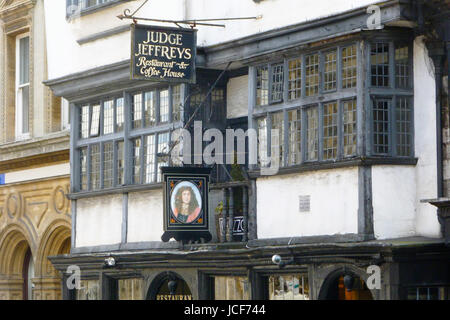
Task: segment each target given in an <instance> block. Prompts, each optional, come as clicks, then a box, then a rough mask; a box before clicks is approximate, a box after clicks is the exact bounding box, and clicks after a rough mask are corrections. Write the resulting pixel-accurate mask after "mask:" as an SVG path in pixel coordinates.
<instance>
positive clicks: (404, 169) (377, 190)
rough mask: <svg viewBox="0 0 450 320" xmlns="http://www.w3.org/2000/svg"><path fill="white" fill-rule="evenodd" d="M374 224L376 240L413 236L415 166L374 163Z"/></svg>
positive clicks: (415, 197) (415, 198)
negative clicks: (378, 164) (375, 164)
mask: <svg viewBox="0 0 450 320" xmlns="http://www.w3.org/2000/svg"><path fill="white" fill-rule="evenodd" d="M372 194H373V204H372V206H373V224H374V233H375V238H376V239H393V238H402V237H410V236H414V235H416V204H417V203H416V200H417V196H416V169H415V168H414V167H413V166H384V165H383V166H373V167H372Z"/></svg>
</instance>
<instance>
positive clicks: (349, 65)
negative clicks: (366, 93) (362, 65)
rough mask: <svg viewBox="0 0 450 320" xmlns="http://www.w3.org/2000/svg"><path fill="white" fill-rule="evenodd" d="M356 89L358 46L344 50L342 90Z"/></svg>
mask: <svg viewBox="0 0 450 320" xmlns="http://www.w3.org/2000/svg"><path fill="white" fill-rule="evenodd" d="M354 87H356V45H355V44H354V45H352V46H349V47H346V48H343V49H342V88H343V89H348V88H354Z"/></svg>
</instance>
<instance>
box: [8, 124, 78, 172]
mask: <svg viewBox="0 0 450 320" xmlns="http://www.w3.org/2000/svg"><path fill="white" fill-rule="evenodd" d="M69 141H70V135H69V132H68V131H62V132H58V133H54V134H50V135H46V136H45V137H41V138H35V139H31V140H25V141H20V142H12V143H7V144H3V145H0V172H5V171H10V170H15V169H20V168H24V167H29V166H37V165H41V164H46V163H50V162H60V161H66V160H69Z"/></svg>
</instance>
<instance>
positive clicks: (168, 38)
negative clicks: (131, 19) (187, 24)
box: [131, 24, 197, 83]
mask: <svg viewBox="0 0 450 320" xmlns="http://www.w3.org/2000/svg"><path fill="white" fill-rule="evenodd" d="M196 44H197V30H195V29H185V28H168V27H160V26H147V25H138V24H133V25H131V79H145V80H152V81H166V82H187V83H195V56H196V50H197V49H196Z"/></svg>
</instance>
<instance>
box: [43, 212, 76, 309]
mask: <svg viewBox="0 0 450 320" xmlns="http://www.w3.org/2000/svg"><path fill="white" fill-rule="evenodd" d="M70 236H71V232H70V225H69V223H68V222H66V221H63V220H56V221H54V222H53V223H52V224H51V225H50V226H49V227H48V228H47V230H46V232H44V234H43V236H42V240H41V242H40V247H39V250H38V252H37V259H36V274H37V275H39V279H36V281H35V296H36V298H37V299H40V300H60V299H62V291H61V277H60V275H59V274H58V272H57V271H56V269H55V268H54V267H53V265H52V264H51V262H50V260H48V257H49V256H58V255H62V254H69V253H70V244H71V240H70V239H71V238H70Z"/></svg>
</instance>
